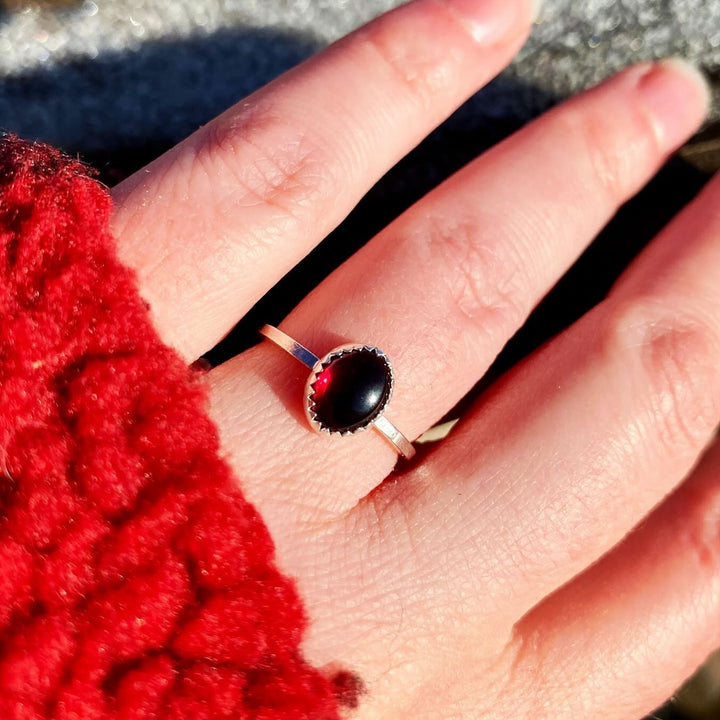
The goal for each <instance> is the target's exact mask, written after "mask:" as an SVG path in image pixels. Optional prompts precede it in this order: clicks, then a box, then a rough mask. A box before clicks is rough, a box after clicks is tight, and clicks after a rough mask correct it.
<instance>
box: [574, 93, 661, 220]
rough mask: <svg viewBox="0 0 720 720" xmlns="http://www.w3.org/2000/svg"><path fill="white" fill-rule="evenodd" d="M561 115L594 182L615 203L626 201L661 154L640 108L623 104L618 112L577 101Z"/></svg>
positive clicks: (653, 132) (652, 129)
mask: <svg viewBox="0 0 720 720" xmlns="http://www.w3.org/2000/svg"><path fill="white" fill-rule="evenodd" d="M562 116H563V119H562V123H563V124H564V125H565V132H564V134H565V135H566V136H567V137H570V138H572V139H573V140H574V141H575V142H576V143H578V145H579V152H578V153H577V156H578V157H585V158H586V159H587V164H588V168H589V176H590V177H591V178H592V182H593V184H594V185H595V186H596V189H597V191H598V192H599V193H600V194H601V197H602V198H604V199H606V200H607V202H608V203H609V204H610V205H611V206H613V207H614V206H616V205H618V204H620V203H621V202H624V200H625V199H626V196H627V195H628V194H629V193H631V192H632V191H633V190H634V189H635V185H636V183H637V182H639V181H640V180H641V179H642V177H643V176H644V174H645V173H646V172H647V171H648V169H649V166H650V165H651V164H653V158H657V157H660V151H659V148H658V147H657V137H656V133H655V130H654V128H653V127H652V125H651V122H650V120H649V118H648V117H647V116H646V115H645V114H643V113H642V112H640V111H639V110H638V109H637V108H634V107H623V108H622V112H619V113H617V114H616V113H612V112H607V109H606V108H603V109H601V110H598V109H597V108H596V107H594V106H593V105H590V106H588V107H585V106H583V105H581V104H580V103H574V104H571V106H570V107H568V108H566V109H565V110H564V112H563V113H562ZM618 117H621V118H622V121H621V122H618V120H617V118H618ZM572 154H573V153H570V155H572Z"/></svg>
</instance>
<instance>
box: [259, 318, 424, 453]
mask: <svg viewBox="0 0 720 720" xmlns="http://www.w3.org/2000/svg"><path fill="white" fill-rule="evenodd" d="M260 334H261V335H263V336H264V337H266V338H267V339H268V340H271V341H272V342H274V343H275V344H276V345H279V346H280V347H281V348H282V349H283V350H285V351H286V352H287V353H289V354H290V355H292V356H293V357H294V358H295V359H296V360H299V361H300V362H301V363H302V364H303V365H305V366H307V367H309V368H310V370H311V373H310V376H309V377H308V380H307V383H306V385H305V414H306V416H307V418H308V421H309V423H310V426H311V427H312V429H313V430H315V431H316V432H327V433H339V434H341V435H347V434H350V433H354V432H357V431H359V430H364V429H365V428H367V427H372V428H373V429H374V430H376V431H377V432H378V433H379V434H380V435H382V437H383V438H385V440H387V442H388V443H390V445H392V447H393V448H394V449H395V450H396V451H397V452H398V453H399V454H400V455H402V456H403V457H404V458H405V459H407V460H409V459H410V458H411V457H412V456H413V455H414V454H415V448H414V447H413V444H412V443H411V442H410V441H409V440H408V439H407V438H406V437H405V436H404V435H403V434H402V433H401V432H400V431H399V430H398V429H397V428H396V427H395V426H394V425H393V424H392V423H391V422H390V420H388V419H387V417H386V416H385V415H384V412H385V409H386V408H387V405H388V402H389V401H390V396H391V395H392V390H393V384H394V378H393V372H392V367H391V365H390V361H389V360H388V358H387V356H386V355H385V353H383V352H382V351H381V350H379V349H378V348H376V347H372V346H370V345H341V346H340V347H337V348H334V349H333V350H331V351H330V352H329V353H327V355H325V356H324V357H322V358H320V357H318V356H317V355H315V353H312V352H310V350H308V349H307V348H306V347H304V346H303V345H301V344H300V343H299V342H297V341H296V340H293V339H292V338H291V337H290V336H289V335H286V334H285V333H284V332H283V331H282V330H278V329H277V328H276V327H274V326H272V325H263V327H262V328H261V329H260Z"/></svg>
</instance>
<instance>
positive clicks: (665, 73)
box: [638, 58, 710, 150]
mask: <svg viewBox="0 0 720 720" xmlns="http://www.w3.org/2000/svg"><path fill="white" fill-rule="evenodd" d="M638 91H639V92H640V94H641V97H642V99H643V101H644V102H645V104H646V106H647V107H648V109H649V110H650V112H651V114H652V116H653V120H654V122H655V129H656V132H657V134H658V139H659V141H660V143H661V145H662V146H663V147H665V148H667V149H668V150H671V149H674V148H675V147H677V146H678V145H680V144H681V143H683V142H684V141H685V140H687V138H688V136H689V135H690V134H691V133H692V132H694V131H695V130H696V129H697V128H698V126H699V125H700V124H701V123H702V121H703V119H704V117H705V116H706V115H707V112H708V109H709V107H710V85H709V84H708V81H707V80H706V79H705V76H704V75H703V74H702V73H701V72H700V70H698V69H697V68H696V67H695V66H694V65H691V64H690V63H689V62H688V61H687V60H683V59H682V58H669V59H667V60H661V61H660V62H657V63H654V64H653V65H651V66H649V68H648V70H647V72H645V73H644V74H643V75H642V76H641V77H640V79H639V80H638Z"/></svg>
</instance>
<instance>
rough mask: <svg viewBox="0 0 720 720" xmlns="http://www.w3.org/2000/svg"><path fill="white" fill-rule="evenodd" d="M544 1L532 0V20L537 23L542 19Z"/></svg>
mask: <svg viewBox="0 0 720 720" xmlns="http://www.w3.org/2000/svg"><path fill="white" fill-rule="evenodd" d="M542 6H543V0H532V10H531V12H532V14H531V15H530V18H531V19H532V21H533V22H535V21H536V20H537V19H538V18H539V17H540V11H541V10H542Z"/></svg>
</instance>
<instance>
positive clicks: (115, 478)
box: [0, 137, 353, 720]
mask: <svg viewBox="0 0 720 720" xmlns="http://www.w3.org/2000/svg"><path fill="white" fill-rule="evenodd" d="M110 210H111V201H110V198H109V196H108V194H107V192H106V191H105V190H104V188H103V187H102V186H101V185H100V184H99V183H97V182H96V181H95V180H93V179H92V178H91V177H89V175H88V171H87V168H85V167H84V166H82V165H81V164H80V163H78V162H75V161H72V160H70V159H68V158H66V157H64V156H63V155H61V154H60V153H59V152H58V151H56V150H54V149H52V148H50V147H48V146H45V145H38V144H35V145H29V144H27V143H25V142H23V141H21V140H19V139H17V138H14V137H5V138H3V139H2V141H0V272H1V273H2V278H1V279H0V718H2V720H41V719H43V720H44V719H46V718H47V719H49V718H53V720H110V719H111V718H112V719H115V718H117V719H122V720H150V719H153V720H159V719H160V718H168V719H169V718H178V720H179V719H181V718H182V719H183V720H220V719H221V718H228V719H230V718H232V720H245V719H252V720H281V719H282V720H310V719H311V718H312V720H325V719H327V720H330V719H334V718H337V717H338V704H339V700H338V699H337V698H339V699H340V700H341V701H342V702H344V703H346V704H352V702H353V700H352V698H351V699H348V698H347V697H345V694H346V690H347V676H346V675H340V676H338V677H336V678H335V679H331V678H326V677H324V676H323V675H322V674H321V673H320V672H319V671H317V670H315V669H314V668H312V667H310V666H309V665H308V664H307V663H306V662H305V661H304V660H303V658H302V656H301V655H300V653H299V649H298V648H299V643H300V640H301V637H302V633H303V629H304V627H305V623H306V620H305V616H304V613H303V608H302V605H301V602H300V600H299V598H298V595H297V592H296V590H295V587H294V585H293V583H292V581H290V580H289V579H288V578H286V577H284V576H283V575H282V574H280V573H279V571H278V570H277V568H276V567H275V564H274V559H273V556H274V548H273V543H272V540H271V538H270V536H269V534H268V531H267V529H266V527H265V526H264V524H263V522H262V520H261V518H260V517H259V515H258V513H257V512H256V510H255V509H254V508H253V507H252V506H251V505H250V504H249V503H248V502H247V501H246V500H245V499H244V498H243V495H242V493H241V491H240V489H239V486H238V483H237V481H236V480H235V479H234V478H233V476H232V474H231V472H230V470H229V467H228V465H227V464H226V463H225V462H224V461H223V460H222V459H221V457H220V455H219V445H218V436H217V431H216V428H215V427H214V425H213V424H212V422H211V421H210V419H209V418H208V416H207V414H206V412H205V405H206V399H205V394H204V390H203V386H202V383H201V382H200V381H199V377H200V376H199V375H197V374H195V373H194V372H193V371H191V370H189V369H188V368H187V366H186V365H185V363H184V362H183V361H182V359H181V358H180V357H179V356H178V355H177V354H176V353H175V352H174V351H173V350H172V349H170V348H168V347H166V346H164V345H163V344H162V343H161V341H160V340H159V338H158V336H157V334H156V332H155V330H154V328H153V327H152V324H151V321H150V317H149V314H148V311H147V307H146V306H145V304H144V303H143V301H142V300H141V299H140V297H139V295H138V293H137V289H136V283H135V277H134V274H133V273H132V272H131V271H130V270H129V269H127V268H125V267H123V266H122V265H121V264H119V262H118V261H117V259H116V255H115V249H114V244H113V240H112V238H111V236H110V234H109V231H108V219H109V214H110ZM336 696H337V697H336Z"/></svg>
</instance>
